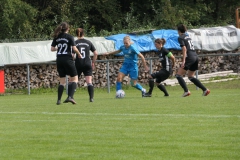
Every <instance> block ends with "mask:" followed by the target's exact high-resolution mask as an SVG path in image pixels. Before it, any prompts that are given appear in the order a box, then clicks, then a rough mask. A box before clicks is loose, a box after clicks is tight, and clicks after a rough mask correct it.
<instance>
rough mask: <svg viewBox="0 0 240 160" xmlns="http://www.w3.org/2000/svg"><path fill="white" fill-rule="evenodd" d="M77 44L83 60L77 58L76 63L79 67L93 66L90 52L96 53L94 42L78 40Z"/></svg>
mask: <svg viewBox="0 0 240 160" xmlns="http://www.w3.org/2000/svg"><path fill="white" fill-rule="evenodd" d="M75 43H76V47H77V49H78V50H79V52H80V53H81V55H82V58H78V57H77V56H76V60H75V63H76V64H78V65H79V66H85V65H89V64H90V65H91V58H90V51H92V52H94V51H95V50H96V49H95V47H94V45H93V44H92V42H90V41H89V40H87V39H78V40H76V41H75Z"/></svg>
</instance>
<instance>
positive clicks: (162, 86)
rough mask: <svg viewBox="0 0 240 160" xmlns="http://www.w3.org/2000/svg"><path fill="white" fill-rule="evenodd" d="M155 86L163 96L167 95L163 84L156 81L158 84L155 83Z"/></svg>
mask: <svg viewBox="0 0 240 160" xmlns="http://www.w3.org/2000/svg"><path fill="white" fill-rule="evenodd" d="M157 87H158V88H159V89H160V90H161V91H162V92H163V93H164V96H165V97H168V96H169V94H168V92H167V90H166V88H165V86H164V85H163V84H161V83H158V84H157Z"/></svg>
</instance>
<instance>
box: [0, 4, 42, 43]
mask: <svg viewBox="0 0 240 160" xmlns="http://www.w3.org/2000/svg"><path fill="white" fill-rule="evenodd" d="M0 3H1V5H0V10H1V12H0V21H1V23H0V28H1V34H0V39H7V38H12V39H24V38H31V37H34V35H35V31H34V27H33V24H34V23H35V17H36V15H37V13H38V11H37V10H36V9H35V8H33V7H32V6H30V5H28V4H27V3H25V2H22V1H20V0H7V1H5V0H0Z"/></svg>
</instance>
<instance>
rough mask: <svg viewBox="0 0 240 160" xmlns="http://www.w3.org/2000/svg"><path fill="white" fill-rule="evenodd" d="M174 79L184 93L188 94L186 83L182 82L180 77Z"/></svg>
mask: <svg viewBox="0 0 240 160" xmlns="http://www.w3.org/2000/svg"><path fill="white" fill-rule="evenodd" d="M176 78H177V80H178V83H179V84H180V86H181V87H182V88H183V90H184V92H188V88H187V85H186V82H185V81H184V79H183V78H182V76H177V77H176Z"/></svg>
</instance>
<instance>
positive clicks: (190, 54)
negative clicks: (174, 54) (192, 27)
mask: <svg viewBox="0 0 240 160" xmlns="http://www.w3.org/2000/svg"><path fill="white" fill-rule="evenodd" d="M177 30H178V34H179V37H178V42H179V44H180V46H181V48H182V53H183V56H182V64H181V67H180V68H179V69H178V72H177V74H176V78H177V80H178V82H179V84H180V85H181V87H182V88H183V90H184V93H183V95H182V97H186V96H189V95H190V94H191V93H190V91H189V90H188V88H187V85H186V82H185V81H184V79H183V78H182V76H183V75H185V74H186V72H187V71H188V79H189V80H190V81H191V82H193V83H194V84H195V85H196V86H197V87H199V88H201V89H202V91H203V94H202V95H203V96H207V95H208V94H209V93H210V90H209V89H207V88H205V86H204V85H203V84H202V83H201V82H200V81H199V80H198V79H197V78H195V77H194V75H195V71H196V70H198V56H197V53H196V51H195V50H194V45H193V42H192V39H191V38H190V37H189V36H188V35H187V34H186V33H185V32H186V31H187V28H186V27H185V26H184V25H183V24H180V25H178V27H177Z"/></svg>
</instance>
